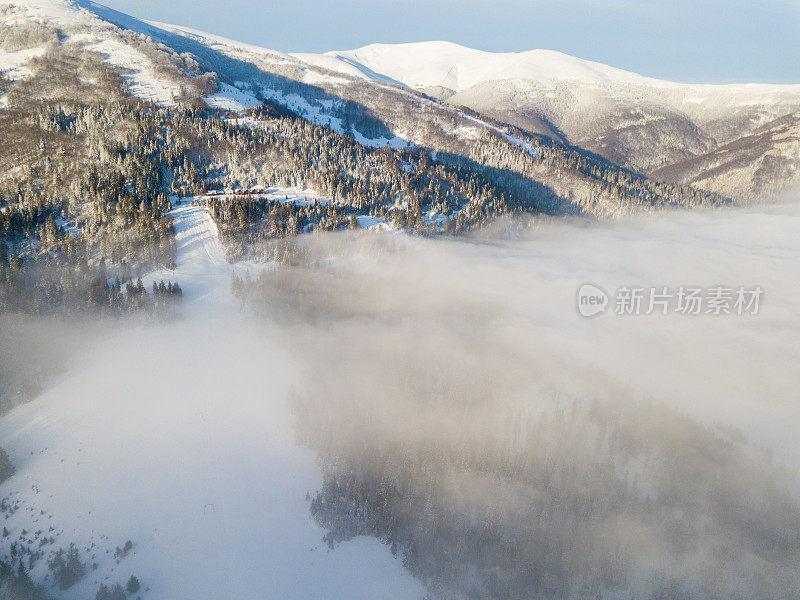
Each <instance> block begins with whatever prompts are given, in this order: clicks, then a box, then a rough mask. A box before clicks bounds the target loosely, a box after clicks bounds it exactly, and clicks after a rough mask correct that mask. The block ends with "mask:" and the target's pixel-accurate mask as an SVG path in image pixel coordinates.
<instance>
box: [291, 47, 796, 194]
mask: <svg viewBox="0 0 800 600" xmlns="http://www.w3.org/2000/svg"><path fill="white" fill-rule="evenodd" d="M294 56H296V57H297V58H299V59H301V60H303V61H306V62H308V63H310V64H314V65H317V66H320V67H324V68H326V69H331V70H334V71H339V72H341V73H347V74H349V75H352V76H354V77H364V78H368V79H373V80H377V81H391V82H397V83H400V84H402V85H406V86H408V87H411V88H414V89H417V90H420V91H422V92H425V93H426V94H429V95H431V96H433V97H436V98H438V99H440V100H443V101H446V102H447V103H448V104H451V105H453V106H464V107H467V108H470V109H472V110H475V111H477V112H480V113H482V114H485V115H488V116H490V117H493V118H495V119H498V120H500V121H503V122H506V123H509V124H512V125H516V126H518V127H520V128H521V129H523V130H525V131H528V132H532V133H541V134H544V135H547V136H551V137H553V138H555V139H558V140H561V141H563V142H566V143H568V144H573V145H576V146H579V147H581V148H584V149H586V150H589V151H590V152H594V153H596V154H599V155H600V156H603V157H605V158H607V159H608V160H610V161H612V162H614V163H616V164H619V165H621V166H623V167H627V168H630V169H634V170H636V171H638V172H641V173H644V174H647V175H652V176H654V177H656V178H658V179H664V180H667V181H673V182H679V183H690V184H693V185H698V186H700V187H702V188H705V189H709V190H713V191H715V192H719V193H721V194H724V195H727V196H731V197H734V198H747V197H751V196H754V195H757V194H762V193H765V192H766V193H769V192H775V191H779V190H780V189H783V188H784V187H786V186H788V185H791V184H792V183H795V182H797V181H800V128H798V119H799V118H800V85H764V84H735V85H697V84H679V83H673V82H669V81H662V80H658V79H652V78H649V77H643V76H641V75H637V74H635V73H631V72H628V71H623V70H621V69H616V68H613V67H609V66H606V65H603V64H600V63H595V62H591V61H587V60H582V59H579V58H575V57H572V56H568V55H566V54H562V53H560V52H553V51H549V50H531V51H528V52H519V53H492V52H483V51H480V50H474V49H471V48H465V47H463V46H459V45H458V44H453V43H450V42H423V43H413V44H373V45H369V46H365V47H363V48H359V49H358V50H348V51H332V52H327V53H325V54H295V55H294Z"/></svg>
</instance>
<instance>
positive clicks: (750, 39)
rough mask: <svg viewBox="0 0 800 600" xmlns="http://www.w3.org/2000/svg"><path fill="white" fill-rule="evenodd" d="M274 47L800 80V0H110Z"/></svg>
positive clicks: (687, 78) (150, 15)
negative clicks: (494, 54) (535, 58)
mask: <svg viewBox="0 0 800 600" xmlns="http://www.w3.org/2000/svg"><path fill="white" fill-rule="evenodd" d="M100 2H101V4H106V5H107V6H110V7H112V8H115V9H117V10H120V11H123V12H126V13H129V14H131V15H134V16H137V17H140V18H146V19H150V20H156V21H165V22H169V23H176V24H180V25H186V26H189V27H194V28H197V29H202V30H204V31H209V32H212V33H217V34H219V35H224V36H226V37H231V38H234V39H238V40H241V41H246V42H250V43H254V44H258V45H260V46H265V47H267V48H273V49H276V50H284V51H308V52H323V51H325V50H346V49H351V48H357V47H360V46H363V45H366V44H369V43H373V42H389V43H394V42H416V41H425V40H448V41H452V42H457V43H460V44H463V45H465V46H471V47H473V48H480V49H482V50H491V51H519V50H530V49H533V48H547V49H551V50H560V51H562V52H566V53H568V54H572V55H575V56H579V57H581V58H586V59H589V60H596V61H599V62H603V63H606V64H610V65H612V66H615V67H620V68H623V69H628V70H631V71H636V72H638V73H642V74H643V75H649V76H652V77H660V78H664V79H671V80H674V81H682V82H708V83H727V82H744V81H753V82H775V83H800V0H749V1H744V0H697V1H695V2H692V1H690V0H673V1H643V2H636V1H633V0H609V1H605V2H601V1H599V0H583V1H579V0H565V1H558V0H552V1H549V2H545V1H540V0H494V1H490V0H402V1H398V0H293V1H291V2H289V1H284V0H266V1H265V0H262V1H251V0H170V1H168V2H167V1H165V0H100Z"/></svg>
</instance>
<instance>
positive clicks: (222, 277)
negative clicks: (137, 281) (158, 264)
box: [143, 202, 258, 317]
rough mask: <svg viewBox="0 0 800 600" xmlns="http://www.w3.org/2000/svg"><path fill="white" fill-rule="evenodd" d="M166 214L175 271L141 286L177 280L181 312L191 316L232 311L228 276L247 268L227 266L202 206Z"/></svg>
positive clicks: (214, 228) (159, 273)
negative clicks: (170, 221) (171, 230)
mask: <svg viewBox="0 0 800 600" xmlns="http://www.w3.org/2000/svg"><path fill="white" fill-rule="evenodd" d="M170 214H171V215H172V219H173V223H174V226H175V247H176V260H175V269H162V270H159V271H155V272H153V273H150V274H149V275H148V276H147V277H144V278H143V281H144V283H145V284H146V285H148V287H149V286H150V285H151V284H152V282H153V281H156V282H158V281H159V280H160V279H163V280H165V281H166V280H172V281H177V282H178V283H179V284H180V286H181V288H182V290H183V293H184V302H183V304H184V306H183V309H182V312H184V313H187V314H191V315H192V316H194V317H199V316H201V315H203V316H208V315H209V313H211V312H213V313H215V314H219V312H220V310H221V309H223V308H225V309H228V310H234V309H235V304H234V302H233V298H232V297H231V295H230V292H229V284H230V279H231V275H232V274H233V273H235V272H243V271H246V270H248V269H247V268H246V267H245V266H244V265H243V264H237V265H232V264H230V263H228V260H227V258H226V253H225V248H224V247H223V245H222V242H220V239H219V232H218V231H217V226H216V224H215V223H214V220H213V219H212V218H211V215H210V214H209V213H208V210H207V209H206V208H205V207H203V206H199V205H197V204H191V203H189V202H187V203H184V204H181V205H179V206H177V207H175V208H174V209H173V210H172V212H171V213H170ZM256 268H258V267H256Z"/></svg>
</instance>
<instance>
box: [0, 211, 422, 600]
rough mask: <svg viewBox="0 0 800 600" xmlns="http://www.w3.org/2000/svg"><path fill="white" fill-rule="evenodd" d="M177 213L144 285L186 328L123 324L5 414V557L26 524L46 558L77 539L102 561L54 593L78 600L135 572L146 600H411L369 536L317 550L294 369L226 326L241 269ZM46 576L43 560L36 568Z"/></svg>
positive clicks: (245, 330) (401, 576)
mask: <svg viewBox="0 0 800 600" xmlns="http://www.w3.org/2000/svg"><path fill="white" fill-rule="evenodd" d="M173 214H174V217H175V221H176V229H177V242H178V251H179V255H178V262H177V268H176V270H175V271H174V272H170V273H164V274H154V277H157V276H161V275H167V276H171V278H172V279H173V280H174V279H175V278H176V277H177V278H178V279H179V281H180V283H181V286H182V287H183V288H184V293H185V299H186V304H185V307H184V309H183V311H182V312H183V314H184V317H185V318H184V320H183V321H182V322H180V323H178V324H172V325H169V326H165V327H159V326H154V327H142V328H135V329H133V330H124V331H120V332H119V333H117V334H115V335H114V337H113V338H112V339H108V340H105V341H104V342H102V343H100V344H98V345H96V346H95V347H93V348H91V349H90V350H89V351H87V353H86V355H85V356H82V357H80V358H79V359H76V361H75V366H74V368H73V369H72V370H71V371H70V372H69V374H68V375H67V376H65V377H63V378H62V379H61V381H60V382H58V383H57V384H56V385H54V386H53V387H52V388H51V389H50V390H49V391H47V392H46V393H44V394H43V395H42V396H41V397H39V398H37V399H36V400H35V401H34V402H32V403H30V404H27V405H24V406H21V407H19V408H17V409H16V410H14V411H13V412H12V413H11V414H9V415H8V416H6V417H4V419H3V426H2V428H1V429H0V446H2V447H3V448H5V449H6V450H7V452H8V453H9V455H10V457H11V460H12V461H13V463H14V464H15V466H16V467H17V474H16V475H15V476H14V477H12V478H11V479H9V480H7V481H6V482H4V483H3V484H2V486H0V497H2V498H6V499H7V501H8V502H11V503H18V505H19V510H17V512H15V513H14V514H13V515H11V516H10V517H9V518H8V519H6V520H5V522H4V525H5V526H6V527H8V529H9V530H10V532H11V535H10V536H9V537H8V538H3V539H0V553H2V554H5V553H6V552H7V549H8V545H9V544H10V543H11V541H12V540H16V539H17V538H18V536H19V535H21V530H22V529H23V528H27V529H28V530H29V533H28V534H26V535H28V536H30V537H31V539H33V541H34V544H33V545H34V546H35V545H36V544H35V542H36V541H38V539H39V538H40V537H41V536H40V535H38V534H36V539H34V535H35V534H34V532H33V530H34V529H37V528H39V527H41V528H42V529H44V530H45V531H47V528H48V526H50V525H51V524H52V526H53V527H54V530H53V532H52V533H50V532H48V533H47V535H54V536H55V537H56V543H55V544H54V545H53V546H50V545H46V546H44V549H45V551H46V552H47V551H49V550H50V549H55V548H57V547H59V546H63V547H66V546H68V545H69V543H71V542H74V543H76V545H78V547H79V548H80V549H81V550H82V554H83V559H84V560H85V561H87V562H92V561H94V562H97V563H98V568H97V569H96V570H94V571H90V572H89V574H88V575H87V576H86V577H85V578H84V580H82V581H81V582H79V583H78V584H76V585H75V586H74V587H72V588H70V589H69V590H68V591H67V592H66V593H64V594H63V597H64V598H68V599H73V598H74V599H75V600H78V599H82V600H83V599H85V598H93V597H94V593H95V591H96V590H97V587H98V585H99V584H100V583H106V584H113V583H117V582H120V583H123V584H124V583H125V581H127V579H128V577H130V575H131V574H135V575H136V576H137V577H138V578H139V579H140V580H141V582H142V585H143V586H145V587H147V588H149V591H145V592H144V593H142V597H143V598H144V599H152V600H162V599H163V600H181V599H186V600H204V599H207V600H217V599H219V598H263V599H275V600H278V599H281V600H283V599H285V598H298V599H326V598H329V599H344V598H353V599H360V598H363V599H375V598H398V599H399V598H410V599H413V598H421V597H422V596H423V590H422V587H421V585H420V584H419V583H418V582H416V581H415V580H413V579H412V578H411V577H410V576H409V575H408V574H407V573H405V572H404V570H403V568H402V565H401V563H400V562H399V561H398V560H397V559H395V558H393V557H392V555H391V553H390V552H389V549H388V548H387V547H386V546H383V545H381V544H380V543H379V542H378V541H377V540H374V539H371V538H369V539H368V538H357V539H355V540H353V541H351V542H347V543H344V544H342V545H340V546H337V548H336V550H333V551H329V550H328V549H327V546H326V545H325V544H324V543H323V541H322V536H323V531H322V530H321V529H320V528H318V527H317V526H316V525H315V524H314V522H313V521H312V520H311V518H310V516H309V511H308V503H307V501H306V500H305V495H306V493H307V492H311V493H314V491H315V490H317V489H318V488H319V486H320V483H321V479H320V474H319V473H318V471H317V468H316V466H315V460H314V456H313V454H312V452H311V451H310V450H307V449H305V448H303V447H300V446H297V445H296V444H295V442H294V439H293V434H292V427H291V423H290V419H289V417H288V415H287V411H286V408H285V406H284V403H285V398H286V393H287V391H288V389H289V382H290V381H291V379H292V376H293V373H294V367H293V366H292V363H291V362H290V360H289V359H288V358H287V357H286V356H285V355H284V354H283V353H282V352H281V351H280V350H278V348H277V346H276V344H275V343H274V342H271V341H270V340H269V339H266V338H265V337H264V336H262V335H259V334H258V333H257V332H254V331H253V329H252V327H248V326H246V325H245V324H244V322H243V321H241V320H240V319H238V318H237V316H236V310H235V306H232V304H233V299H232V298H231V296H230V294H229V291H228V290H229V284H230V273H231V271H232V269H234V268H237V267H235V266H231V265H229V264H227V263H226V262H225V254H224V250H223V249H222V246H221V245H220V243H219V239H218V237H217V235H216V229H215V227H214V224H213V222H212V221H211V219H210V217H209V215H208V214H207V213H206V211H205V210H204V209H202V208H199V207H196V206H189V205H183V206H181V207H179V208H177V209H176V210H175V211H174V213H173ZM201 316H202V318H201ZM165 398H169V402H164V399H165ZM40 511H44V512H41V513H40ZM128 539H130V540H131V541H132V542H133V544H134V547H133V550H132V551H131V553H130V554H129V555H128V556H127V557H125V558H123V559H121V560H119V561H118V562H117V561H115V560H114V557H113V552H114V549H115V547H117V546H121V545H123V544H124V543H125V541H126V540H128ZM92 556H94V557H93V558H91V557H92ZM46 573H47V567H46V565H45V561H44V560H40V561H39V562H38V563H37V566H36V568H35V569H34V575H35V576H36V577H37V578H43V577H44V576H45V574H46ZM51 591H52V592H53V593H56V592H57V590H51Z"/></svg>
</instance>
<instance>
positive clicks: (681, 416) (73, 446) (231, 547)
mask: <svg viewBox="0 0 800 600" xmlns="http://www.w3.org/2000/svg"><path fill="white" fill-rule="evenodd" d="M171 214H172V217H173V219H174V222H175V229H176V245H177V259H176V265H175V268H174V269H165V270H157V271H155V272H152V273H150V274H149V275H148V276H146V277H144V278H143V279H144V283H145V285H146V286H149V285H150V284H151V283H152V282H153V281H158V280H160V279H162V278H167V277H169V278H170V279H173V280H179V281H180V283H181V286H182V288H183V295H184V298H183V304H182V305H181V306H180V307H178V308H177V309H176V311H175V312H176V314H175V315H174V316H173V317H172V318H169V319H164V320H161V321H158V322H155V323H154V322H151V321H147V320H142V321H137V320H128V321H126V322H125V323H124V324H117V323H115V322H113V320H112V321H111V322H109V321H108V320H106V321H101V322H100V323H98V322H82V321H80V320H77V322H76V324H74V326H71V325H70V324H69V323H64V322H60V323H59V327H60V328H62V329H60V331H59V335H58V340H59V341H58V343H57V344H53V343H51V341H50V340H49V339H48V338H47V336H44V335H38V336H37V335H35V334H34V332H36V331H37V328H41V327H43V325H42V321H41V320H40V319H37V318H35V317H30V318H25V317H10V316H9V317H4V318H8V319H10V320H9V321H6V323H5V324H6V325H7V326H6V327H4V328H3V330H2V333H1V334H0V337H2V338H3V339H2V340H0V351H2V353H3V355H4V357H6V358H7V359H8V360H12V357H13V361H14V364H19V365H25V364H30V363H31V361H33V360H34V357H33V355H35V357H36V359H38V360H41V356H42V352H43V350H45V349H46V350H47V352H48V354H47V356H48V360H49V361H52V362H51V364H52V369H50V368H48V367H44V370H45V371H48V372H47V377H42V381H41V382H40V383H41V388H42V389H41V392H37V393H36V394H35V397H34V398H33V400H32V401H31V402H29V403H27V404H24V405H21V406H18V407H17V408H15V409H13V410H12V411H11V412H10V413H9V414H7V415H6V416H4V417H3V420H2V428H0V447H2V448H3V449H4V450H5V451H6V452H7V453H8V456H9V458H10V460H11V463H12V464H13V465H14V467H15V469H16V473H15V475H14V476H13V477H12V478H10V479H8V480H6V481H5V482H3V483H2V484H0V485H1V486H2V487H1V488H0V489H1V490H2V496H3V497H4V498H6V500H5V502H4V506H3V512H4V515H5V519H4V522H3V523H4V525H5V527H7V529H8V532H9V534H8V535H7V536H5V537H4V538H2V539H0V553H2V554H7V553H8V552H9V551H10V544H11V543H12V542H17V544H18V546H17V547H19V544H20V543H19V537H20V536H22V538H23V540H28V538H30V544H27V545H28V546H30V547H32V548H36V547H37V544H38V547H39V548H44V551H43V552H44V554H42V556H46V552H47V550H48V548H50V547H52V548H55V547H68V546H69V545H70V544H71V543H74V544H75V545H76V547H77V548H78V549H79V552H80V556H81V559H80V560H81V561H83V562H84V563H85V564H86V565H87V574H86V576H85V578H84V579H83V580H82V581H80V582H78V583H77V584H76V585H74V586H72V587H70V588H69V589H68V590H67V591H65V592H64V597H66V598H81V597H86V595H88V594H93V593H94V590H96V589H97V585H98V584H101V583H106V584H108V585H110V584H111V583H116V582H121V583H124V582H125V581H126V580H128V577H129V576H130V575H132V574H135V575H136V576H137V577H138V579H139V580H140V581H141V582H142V585H143V586H147V588H149V589H151V590H152V593H153V594H154V595H153V596H152V597H158V598H167V597H169V598H173V599H181V598H187V599H189V598H205V597H207V598H211V597H222V596H227V597H234V596H237V597H263V598H284V597H299V596H301V595H302V596H304V597H323V596H324V597H344V596H347V597H351V598H374V597H377V596H380V597H382V598H389V597H397V598H421V597H423V596H424V595H425V594H431V595H432V596H433V597H438V598H455V597H469V598H487V597H492V598H532V597H541V598H586V597H603V598H629V597H634V598H654V597H658V598H688V597H691V598H731V597H749V598H753V597H759V598H776V599H777V598H787V597H789V596H791V595H792V594H794V593H796V592H797V590H798V589H800V572H798V568H797V565H798V560H800V505H799V504H798V498H800V479H798V473H797V472H796V465H797V464H800V463H799V462H798V461H800V443H798V441H797V436H796V429H797V424H798V423H799V422H800V397H799V396H798V390H800V372H798V370H797V364H798V361H799V360H800V348H798V345H797V339H798V338H799V337H800V313H799V312H798V308H797V307H798V297H800V277H799V275H800V272H799V271H798V266H797V265H798V259H800V241H799V239H798V236H797V233H796V232H797V231H798V230H800V204H798V202H797V199H796V197H788V198H785V199H783V200H782V201H780V202H776V203H773V204H766V205H758V206H750V207H742V208H730V209H718V210H715V211H694V212H677V211H676V212H665V213H661V214H657V215H650V216H648V217H647V218H646V219H645V218H636V217H632V218H628V219H624V220H620V221H616V222H614V223H599V224H590V223H587V222H586V221H577V220H576V221H574V222H573V221H568V220H556V219H553V220H550V219H546V218H542V219H538V218H537V219H536V220H535V221H533V222H532V223H526V224H525V226H523V225H522V224H521V223H518V222H515V221H513V220H508V221H503V220H500V221H498V222H496V223H495V224H494V225H493V226H492V227H491V228H489V229H487V230H485V231H483V232H481V233H480V234H476V235H474V236H472V237H467V238H461V239H444V238H442V239H426V238H423V237H418V236H413V235H408V234H405V233H401V232H381V231H360V232H340V233H332V234H326V233H321V234H317V235H312V236H304V237H302V238H292V239H287V240H278V241H275V242H271V243H272V244H273V245H274V246H275V247H274V248H271V249H268V250H265V251H269V252H274V253H275V255H276V256H277V255H278V253H284V256H288V257H289V258H288V259H284V260H282V261H280V262H272V263H257V262H234V263H228V262H227V260H226V256H225V251H224V248H223V247H222V246H221V245H220V242H219V239H218V237H217V228H216V225H215V224H214V222H213V220H212V219H211V217H210V216H209V214H208V212H207V210H206V208H205V207H204V206H202V205H200V204H198V205H190V204H188V201H187V202H186V203H185V204H184V205H183V206H178V207H176V208H175V209H174V210H173V211H172V213H171ZM587 282H591V283H593V284H595V285H597V286H600V287H601V288H603V289H604V290H607V291H608V292H609V293H610V294H612V295H613V291H614V290H615V289H617V288H620V287H623V286H642V287H647V288H649V287H657V288H661V287H665V286H666V287H669V288H678V287H679V286H697V287H701V288H712V287H713V286H727V287H730V288H737V287H739V286H746V287H754V286H760V287H761V288H762V289H763V297H762V298H761V305H760V307H759V310H758V314H749V315H748V314H745V315H738V314H728V315H717V316H714V315H710V314H708V315H707V314H701V315H695V316H691V315H681V314H675V313H674V312H670V314H667V315H661V314H650V315H625V316H622V315H617V314H615V311H614V306H613V302H614V300H613V298H612V299H611V303H612V305H611V306H609V309H608V311H607V312H606V313H604V314H600V315H598V316H596V317H594V318H592V319H586V318H584V317H582V316H581V315H580V314H579V312H578V310H577V309H578V306H577V300H576V293H577V290H578V288H579V287H580V286H581V285H582V284H584V283H587ZM12 321H13V322H12ZM20 332H22V333H20ZM12 335H13V336H21V337H24V338H25V340H26V344H25V345H22V346H18V345H15V342H14V339H18V337H17V338H12V337H11V336H12ZM26 351H27V352H29V353H30V354H31V360H27V359H26V356H25V355H24V353H25V352H26ZM20 353H22V355H20ZM56 365H58V366H57V367H56ZM50 371H53V372H52V373H51V372H50ZM12 509H13V510H12ZM51 527H52V529H49V532H48V528H51ZM23 530H25V533H22V532H23ZM42 532H45V533H42ZM34 534H35V535H36V537H34ZM48 537H52V538H54V539H55V541H54V542H45V544H40V540H41V539H43V538H48ZM127 540H131V542H132V549H131V550H130V552H121V553H120V554H117V553H115V550H119V548H118V547H119V546H121V545H123V544H124V543H125V542H126V541H127ZM123 549H124V547H123ZM95 565H96V566H95ZM48 572H49V568H48V566H47V564H46V561H45V560H39V561H38V562H36V563H35V564H34V566H33V569H32V570H31V573H32V574H34V575H36V576H37V577H38V578H42V577H45V578H46V577H47V576H48ZM234 573H235V575H232V574H234Z"/></svg>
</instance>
